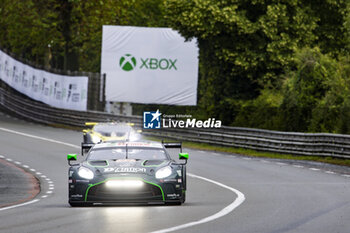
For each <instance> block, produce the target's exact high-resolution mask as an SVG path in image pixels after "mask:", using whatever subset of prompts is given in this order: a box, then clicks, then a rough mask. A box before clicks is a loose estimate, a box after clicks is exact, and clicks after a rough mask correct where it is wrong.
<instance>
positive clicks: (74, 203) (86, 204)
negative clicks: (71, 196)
mask: <svg viewBox="0 0 350 233" xmlns="http://www.w3.org/2000/svg"><path fill="white" fill-rule="evenodd" d="M69 205H70V206H71V207H86V206H91V204H90V203H85V202H69Z"/></svg>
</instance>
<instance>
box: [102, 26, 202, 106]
mask: <svg viewBox="0 0 350 233" xmlns="http://www.w3.org/2000/svg"><path fill="white" fill-rule="evenodd" d="M101 73H105V74H106V93H105V95H106V100H107V101H115V102H130V103H144V104H171V105H196V104H197V82H198V48H197V43H196V40H195V39H193V40H191V41H185V39H184V38H183V37H182V36H181V35H180V34H179V33H178V32H177V31H174V30H172V29H170V28H145V27H131V26H103V33H102V57H101Z"/></svg>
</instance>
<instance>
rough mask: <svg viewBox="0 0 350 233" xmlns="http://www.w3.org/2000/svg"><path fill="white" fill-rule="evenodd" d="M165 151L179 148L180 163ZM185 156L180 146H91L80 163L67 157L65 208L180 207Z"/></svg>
mask: <svg viewBox="0 0 350 233" xmlns="http://www.w3.org/2000/svg"><path fill="white" fill-rule="evenodd" d="M167 148H179V149H180V153H179V159H180V162H176V161H174V160H173V159H172V158H171V157H170V155H169V152H168V151H167ZM187 159H188V153H182V146H181V143H164V142H162V143H161V142H151V141H137V142H128V141H124V142H122V141H118V142H104V143H99V144H96V145H94V146H93V147H92V148H91V150H90V151H89V152H88V154H87V155H86V158H85V160H84V161H82V162H81V163H75V164H72V161H75V160H77V155H76V154H68V155H67V160H68V163H69V165H70V168H69V174H68V176H69V182H68V183H69V184H68V185H69V197H68V198H69V201H68V202H69V204H70V205H71V206H73V207H75V206H89V205H97V204H120V203H145V204H171V203H173V204H179V205H180V204H182V203H184V202H185V200H186V164H187Z"/></svg>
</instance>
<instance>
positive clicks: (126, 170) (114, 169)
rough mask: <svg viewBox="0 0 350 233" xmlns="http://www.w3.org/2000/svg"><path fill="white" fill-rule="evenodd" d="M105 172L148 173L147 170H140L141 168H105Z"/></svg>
mask: <svg viewBox="0 0 350 233" xmlns="http://www.w3.org/2000/svg"><path fill="white" fill-rule="evenodd" d="M103 172H105V173H112V172H115V173H141V172H143V173H146V168H139V167H117V168H113V167H106V168H104V170H103Z"/></svg>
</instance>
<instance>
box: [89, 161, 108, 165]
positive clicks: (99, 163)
mask: <svg viewBox="0 0 350 233" xmlns="http://www.w3.org/2000/svg"><path fill="white" fill-rule="evenodd" d="M89 165H90V166H93V167H103V166H108V162H107V161H106V160H92V161H89Z"/></svg>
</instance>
